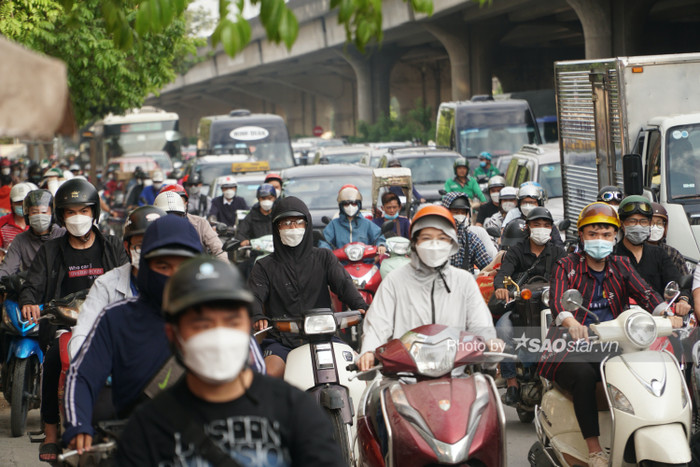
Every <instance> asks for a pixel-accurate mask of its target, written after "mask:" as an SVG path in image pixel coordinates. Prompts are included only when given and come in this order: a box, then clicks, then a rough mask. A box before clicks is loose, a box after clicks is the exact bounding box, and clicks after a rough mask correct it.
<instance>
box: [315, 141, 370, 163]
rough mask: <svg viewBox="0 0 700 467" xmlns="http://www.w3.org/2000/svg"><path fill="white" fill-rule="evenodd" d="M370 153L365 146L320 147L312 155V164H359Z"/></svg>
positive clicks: (368, 148) (368, 147)
mask: <svg viewBox="0 0 700 467" xmlns="http://www.w3.org/2000/svg"><path fill="white" fill-rule="evenodd" d="M371 152H372V148H371V147H370V146H368V145H366V144H351V145H347V146H325V147H320V148H318V149H317V150H316V154H314V159H313V162H312V163H313V164H359V163H360V161H361V160H362V158H363V157H365V156H367V155H368V154H370V153H371Z"/></svg>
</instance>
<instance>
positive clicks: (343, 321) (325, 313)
mask: <svg viewBox="0 0 700 467" xmlns="http://www.w3.org/2000/svg"><path fill="white" fill-rule="evenodd" d="M361 317H362V316H361V314H360V312H359V311H357V310H351V311H343V312H339V313H333V312H332V311H331V310H330V309H327V308H319V309H314V310H309V311H308V312H307V313H306V314H305V315H304V316H303V317H301V318H291V319H287V318H282V319H275V320H271V322H270V324H271V326H272V327H274V328H275V329H276V330H278V331H280V332H286V333H291V334H298V335H299V337H301V338H302V339H303V340H304V341H306V343H305V344H303V345H301V346H299V347H296V348H295V349H293V350H292V351H291V352H289V355H288V356H287V365H286V368H285V371H284V380H285V381H286V382H288V383H289V384H291V385H292V386H295V387H297V388H299V389H301V390H302V391H307V392H309V393H310V394H311V395H313V396H314V398H315V399H316V401H317V402H318V404H319V405H320V406H321V407H322V408H323V409H324V410H325V411H326V412H327V413H328V416H329V417H330V419H331V422H332V425H333V438H334V439H335V441H336V442H337V443H338V445H339V446H340V448H341V452H342V454H343V458H344V459H345V460H346V461H347V463H348V465H354V463H355V459H356V456H355V453H354V452H353V450H352V445H351V440H352V439H353V438H354V437H355V431H356V429H355V425H354V423H353V421H354V417H355V410H356V404H357V403H358V402H359V400H360V397H361V396H362V391H363V390H364V388H365V384H364V383H363V382H361V381H359V380H357V379H354V380H353V379H351V375H352V372H351V371H349V370H348V369H347V366H348V365H349V364H351V363H352V362H354V361H355V359H356V358H357V353H356V352H355V351H354V350H353V349H352V348H351V347H350V346H349V345H347V344H345V343H344V342H340V341H338V340H335V339H333V336H334V335H335V334H336V332H337V331H338V330H340V329H345V328H348V327H350V326H353V325H355V324H357V323H359V322H360V320H361Z"/></svg>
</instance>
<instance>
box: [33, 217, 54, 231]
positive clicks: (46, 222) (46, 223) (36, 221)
mask: <svg viewBox="0 0 700 467" xmlns="http://www.w3.org/2000/svg"><path fill="white" fill-rule="evenodd" d="M29 226H30V227H31V228H32V229H33V230H34V232H35V233H38V234H40V233H42V232H46V231H47V230H49V227H51V214H32V215H31V216H29Z"/></svg>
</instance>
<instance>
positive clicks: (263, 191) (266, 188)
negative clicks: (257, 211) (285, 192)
mask: <svg viewBox="0 0 700 467" xmlns="http://www.w3.org/2000/svg"><path fill="white" fill-rule="evenodd" d="M265 196H274V197H275V198H276V197H277V190H275V187H274V186H272V185H270V184H269V183H263V184H262V185H260V186H259V187H258V190H257V191H256V192H255V197H256V198H264V197H265Z"/></svg>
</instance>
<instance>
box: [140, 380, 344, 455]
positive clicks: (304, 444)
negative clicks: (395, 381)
mask: <svg viewBox="0 0 700 467" xmlns="http://www.w3.org/2000/svg"><path fill="white" fill-rule="evenodd" d="M291 399H292V400H291V402H292V403H291V404H290V405H289V407H290V408H291V409H292V410H293V411H294V414H293V415H292V417H291V419H292V420H295V421H296V424H295V425H296V426H295V427H294V429H293V430H292V433H293V436H294V440H293V442H292V443H291V456H292V465H293V466H295V467H297V466H298V467H304V466H308V465H323V466H329V467H341V466H344V465H346V464H345V461H344V460H343V458H342V456H341V454H340V448H339V447H338V443H336V442H335V441H334V440H333V436H332V433H333V429H332V427H331V424H330V421H329V419H328V417H327V416H326V415H325V414H324V413H323V411H322V409H321V408H320V407H319V405H318V404H317V403H316V402H315V401H314V400H313V398H312V397H311V396H309V395H308V394H306V393H303V392H300V391H297V390H294V395H293V396H292V398H291ZM143 465H146V464H143Z"/></svg>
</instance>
